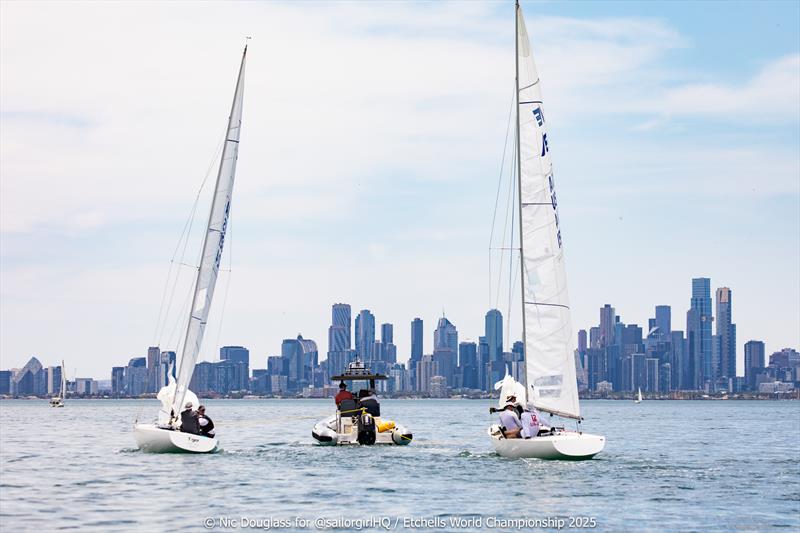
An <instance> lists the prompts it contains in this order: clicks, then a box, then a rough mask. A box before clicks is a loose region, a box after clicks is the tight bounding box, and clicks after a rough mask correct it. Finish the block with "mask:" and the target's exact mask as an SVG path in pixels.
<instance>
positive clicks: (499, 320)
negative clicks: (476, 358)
mask: <svg viewBox="0 0 800 533" xmlns="http://www.w3.org/2000/svg"><path fill="white" fill-rule="evenodd" d="M485 331H486V334H485V335H484V337H485V338H486V344H487V345H488V346H489V362H497V361H502V360H503V314H502V313H500V311H498V310H497V309H490V310H489V311H488V312H487V313H486V320H485Z"/></svg>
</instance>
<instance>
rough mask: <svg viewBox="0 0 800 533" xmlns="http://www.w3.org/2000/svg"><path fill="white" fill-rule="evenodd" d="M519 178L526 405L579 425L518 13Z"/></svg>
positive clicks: (554, 234) (538, 107) (540, 141)
mask: <svg viewBox="0 0 800 533" xmlns="http://www.w3.org/2000/svg"><path fill="white" fill-rule="evenodd" d="M517 63H518V90H519V92H518V105H519V114H518V120H519V150H520V154H519V174H520V203H521V207H520V216H521V220H520V222H521V227H522V229H521V235H520V239H521V248H522V269H523V276H522V280H523V309H524V313H525V316H524V319H525V365H526V379H527V383H526V385H527V391H528V400H529V401H531V402H532V403H533V404H534V405H535V406H536V407H537V408H539V409H541V410H543V411H547V412H552V413H555V414H560V415H563V416H569V417H574V418H579V417H580V406H579V404H578V387H577V382H576V378H575V359H574V356H573V353H572V346H571V345H572V324H571V319H570V312H569V299H568V296H567V279H566V270H565V267H564V251H563V241H562V236H561V231H560V228H559V219H558V203H557V201H556V192H555V181H554V177H553V167H552V164H551V161H550V147H549V146H548V138H547V123H546V122H545V113H544V106H543V104H542V93H541V89H540V83H539V75H538V72H537V70H536V65H535V64H534V61H533V54H532V53H531V47H530V41H529V39H528V32H527V31H526V29H525V22H524V20H523V18H522V10H521V8H520V7H517Z"/></svg>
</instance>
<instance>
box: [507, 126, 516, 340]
mask: <svg viewBox="0 0 800 533" xmlns="http://www.w3.org/2000/svg"><path fill="white" fill-rule="evenodd" d="M514 138H515V141H516V135H514ZM516 174H517V173H516V172H515V171H513V170H512V172H511V175H512V176H516ZM516 177H517V178H519V176H516ZM515 181H516V180H514V179H512V180H511V184H512V187H511V189H512V193H511V238H510V239H509V242H508V246H509V247H510V248H511V250H510V251H509V252H508V279H509V283H508V315H506V316H507V317H508V318H507V319H506V346H508V347H509V348H511V301H512V299H513V298H514V284H513V283H512V282H511V280H512V279H513V278H514V248H513V246H514V215H515V214H516V212H517V202H516V199H517V188H516V187H514V186H513V185H515Z"/></svg>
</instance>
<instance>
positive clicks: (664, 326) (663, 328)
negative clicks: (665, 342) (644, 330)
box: [656, 305, 672, 338]
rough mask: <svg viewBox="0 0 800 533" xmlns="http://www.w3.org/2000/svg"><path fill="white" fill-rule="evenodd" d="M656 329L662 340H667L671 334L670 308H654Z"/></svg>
mask: <svg viewBox="0 0 800 533" xmlns="http://www.w3.org/2000/svg"><path fill="white" fill-rule="evenodd" d="M656 327H657V328H658V330H659V331H660V332H661V336H662V338H668V337H669V336H670V333H671V332H672V308H671V307H670V306H668V305H657V306H656Z"/></svg>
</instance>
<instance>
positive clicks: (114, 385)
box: [111, 366, 125, 394]
mask: <svg viewBox="0 0 800 533" xmlns="http://www.w3.org/2000/svg"><path fill="white" fill-rule="evenodd" d="M124 393H125V367H124V366H115V367H112V368H111V394H124Z"/></svg>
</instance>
